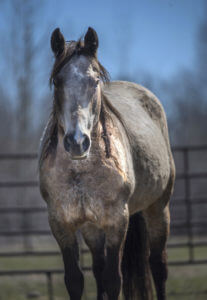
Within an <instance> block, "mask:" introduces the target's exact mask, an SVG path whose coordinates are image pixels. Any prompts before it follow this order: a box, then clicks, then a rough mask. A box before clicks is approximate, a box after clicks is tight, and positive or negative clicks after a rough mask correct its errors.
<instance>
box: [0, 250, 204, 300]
mask: <svg viewBox="0 0 207 300" xmlns="http://www.w3.org/2000/svg"><path fill="white" fill-rule="evenodd" d="M168 257H169V261H183V260H187V259H188V249H187V248H182V249H169V250H168ZM195 259H196V260H200V259H207V247H197V248H195ZM90 262H91V259H90V256H89V255H88V254H87V255H86V256H85V257H84V265H85V266H88V265H90ZM62 267H63V264H62V259H61V257H59V256H51V257H15V258H11V257H10V258H0V270H18V269H24V270H29V269H53V268H57V269H59V268H62ZM53 288H54V295H55V296H54V300H63V299H68V298H67V293H66V290H65V287H64V284H63V275H62V274H60V275H54V276H53ZM167 291H168V299H170V300H175V299H176V300H181V299H182V300H194V299H196V300H204V299H205V300H206V299H207V294H202V292H203V291H206V292H207V265H192V266H170V267H169V279H168V283H167ZM95 294H96V292H95V282H94V279H93V276H92V275H91V273H90V272H87V273H86V274H85V298H83V299H88V300H94V299H95ZM184 294H185V295H184ZM32 296H33V297H32ZM30 298H31V299H39V300H46V299H48V297H47V284H46V277H45V276H44V275H40V276H39V275H28V276H15V277H1V280H0V300H26V299H30Z"/></svg>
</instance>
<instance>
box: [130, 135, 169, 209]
mask: <svg viewBox="0 0 207 300" xmlns="http://www.w3.org/2000/svg"><path fill="white" fill-rule="evenodd" d="M159 142H160V144H159V146H157V147H155V144H154V146H152V145H153V144H152V145H150V144H148V145H147V147H145V148H144V149H146V150H144V149H143V148H142V150H141V151H140V152H139V149H138V150H137V151H138V152H139V154H138V155H137V156H138V159H137V160H136V166H135V171H136V187H135V191H134V193H133V195H132V197H131V198H130V201H129V211H130V214H133V213H135V212H137V211H141V210H144V209H146V208H147V207H149V206H150V205H151V204H153V203H154V202H155V201H157V200H158V199H159V198H160V197H161V196H162V194H163V193H164V191H165V189H166V187H167V184H168V180H169V177H170V173H171V167H170V157H169V153H168V150H167V147H166V145H165V142H164V140H163V139H161V138H160V139H159Z"/></svg>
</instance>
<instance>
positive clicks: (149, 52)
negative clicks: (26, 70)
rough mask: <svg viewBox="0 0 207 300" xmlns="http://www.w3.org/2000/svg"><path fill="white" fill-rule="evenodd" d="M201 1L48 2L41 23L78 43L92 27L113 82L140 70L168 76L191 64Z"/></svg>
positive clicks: (201, 8)
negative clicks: (122, 75)
mask: <svg viewBox="0 0 207 300" xmlns="http://www.w3.org/2000/svg"><path fill="white" fill-rule="evenodd" d="M204 2H205V0H196V1H195V0H129V1H126V0H124V1H123V0H118V1H117V0H105V1H97V0H96V1H93V0H92V1H90V0H89V1H56V0H52V1H46V3H47V4H46V6H45V8H46V11H47V17H46V18H45V20H44V22H47V20H48V21H49V22H50V26H49V27H50V29H51V31H52V29H53V28H55V27H56V26H57V27H60V28H61V30H62V32H63V33H64V35H65V37H66V38H67V39H77V38H78V37H79V36H81V35H82V34H84V33H85V32H86V30H87V27H88V26H92V27H93V28H94V29H95V30H96V31H97V33H98V36H99V40H100V48H99V58H100V60H101V62H102V63H103V65H104V66H105V67H106V68H107V69H108V70H109V72H110V73H111V76H112V78H117V76H118V75H119V73H123V74H124V75H125V76H130V77H133V76H134V74H136V73H139V71H140V72H141V71H146V72H149V73H150V74H152V76H157V75H159V76H161V77H163V78H167V77H169V76H171V75H173V74H174V73H175V72H176V71H177V70H178V69H180V68H182V67H187V68H188V67H189V68H191V67H192V66H193V63H194V52H195V43H196V37H197V32H198V27H199V25H200V24H201V22H202V20H204V17H205V16H206V15H205V4H204ZM206 12H207V11H206ZM43 19H44V18H43ZM44 26H45V25H44V23H43V27H44Z"/></svg>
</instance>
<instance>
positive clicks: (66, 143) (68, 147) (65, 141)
mask: <svg viewBox="0 0 207 300" xmlns="http://www.w3.org/2000/svg"><path fill="white" fill-rule="evenodd" d="M63 143H64V147H65V150H66V151H69V150H70V139H69V137H68V135H66V136H65V137H64V140H63Z"/></svg>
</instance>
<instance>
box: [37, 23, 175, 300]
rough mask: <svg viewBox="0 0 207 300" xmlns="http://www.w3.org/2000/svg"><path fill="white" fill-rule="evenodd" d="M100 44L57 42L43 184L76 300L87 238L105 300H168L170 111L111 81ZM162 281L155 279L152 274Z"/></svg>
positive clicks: (42, 154) (139, 90)
mask: <svg viewBox="0 0 207 300" xmlns="http://www.w3.org/2000/svg"><path fill="white" fill-rule="evenodd" d="M98 45H99V40H98V36H97V33H96V31H95V30H94V29H93V28H91V27H89V28H88V30H87V32H86V34H85V35H84V38H83V39H79V40H77V41H65V38H64V36H63V34H62V33H61V31H60V29H59V28H56V29H55V30H54V31H53V33H52V35H51V48H52V51H53V53H54V56H55V62H54V65H53V69H52V72H51V76H50V84H51V85H52V86H53V88H54V99H53V105H52V112H51V115H50V117H49V120H48V122H47V125H46V127H45V130H44V132H43V136H42V139H41V142H40V151H39V183H40V191H41V195H42V197H43V199H44V200H45V201H46V203H47V208H48V220H49V224H50V227H51V231H52V233H53V235H54V237H55V239H56V240H57V243H58V245H59V247H60V250H61V254H62V257H63V263H64V272H65V275H64V281H65V285H66V288H67V291H68V294H69V298H70V299H71V300H80V299H81V297H82V293H83V289H84V276H83V273H82V271H81V268H80V266H79V242H78V241H79V239H78V236H79V233H80V234H81V235H82V236H83V239H84V241H85V243H86V244H87V246H88V247H89V249H90V252H91V254H92V270H93V274H94V277H95V279H96V286H97V298H96V299H98V300H103V299H105V300H106V299H107V300H118V299H120V297H121V291H123V295H124V298H125V299H126V300H137V299H142V300H143V299H144V300H149V299H152V298H153V289H152V282H151V277H152V278H153V280H154V286H155V289H156V294H157V299H158V300H164V299H166V290H165V285H166V279H167V258H166V241H167V237H168V235H169V224H170V214H169V199H170V196H171V194H172V190H173V185H174V179H175V167H174V161H173V157H172V153H171V148H170V143H169V137H168V128H167V121H166V116H165V113H164V110H163V107H162V105H161V104H160V102H159V100H158V99H157V98H156V96H155V95H154V94H152V93H151V92H150V91H149V90H147V89H146V88H144V87H142V86H140V85H138V84H135V83H131V82H126V81H114V82H113V81H110V80H109V75H108V72H107V71H106V69H105V68H104V67H103V66H102V65H101V63H100V62H99V60H98V58H97V50H98ZM151 275H152V276H151Z"/></svg>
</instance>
